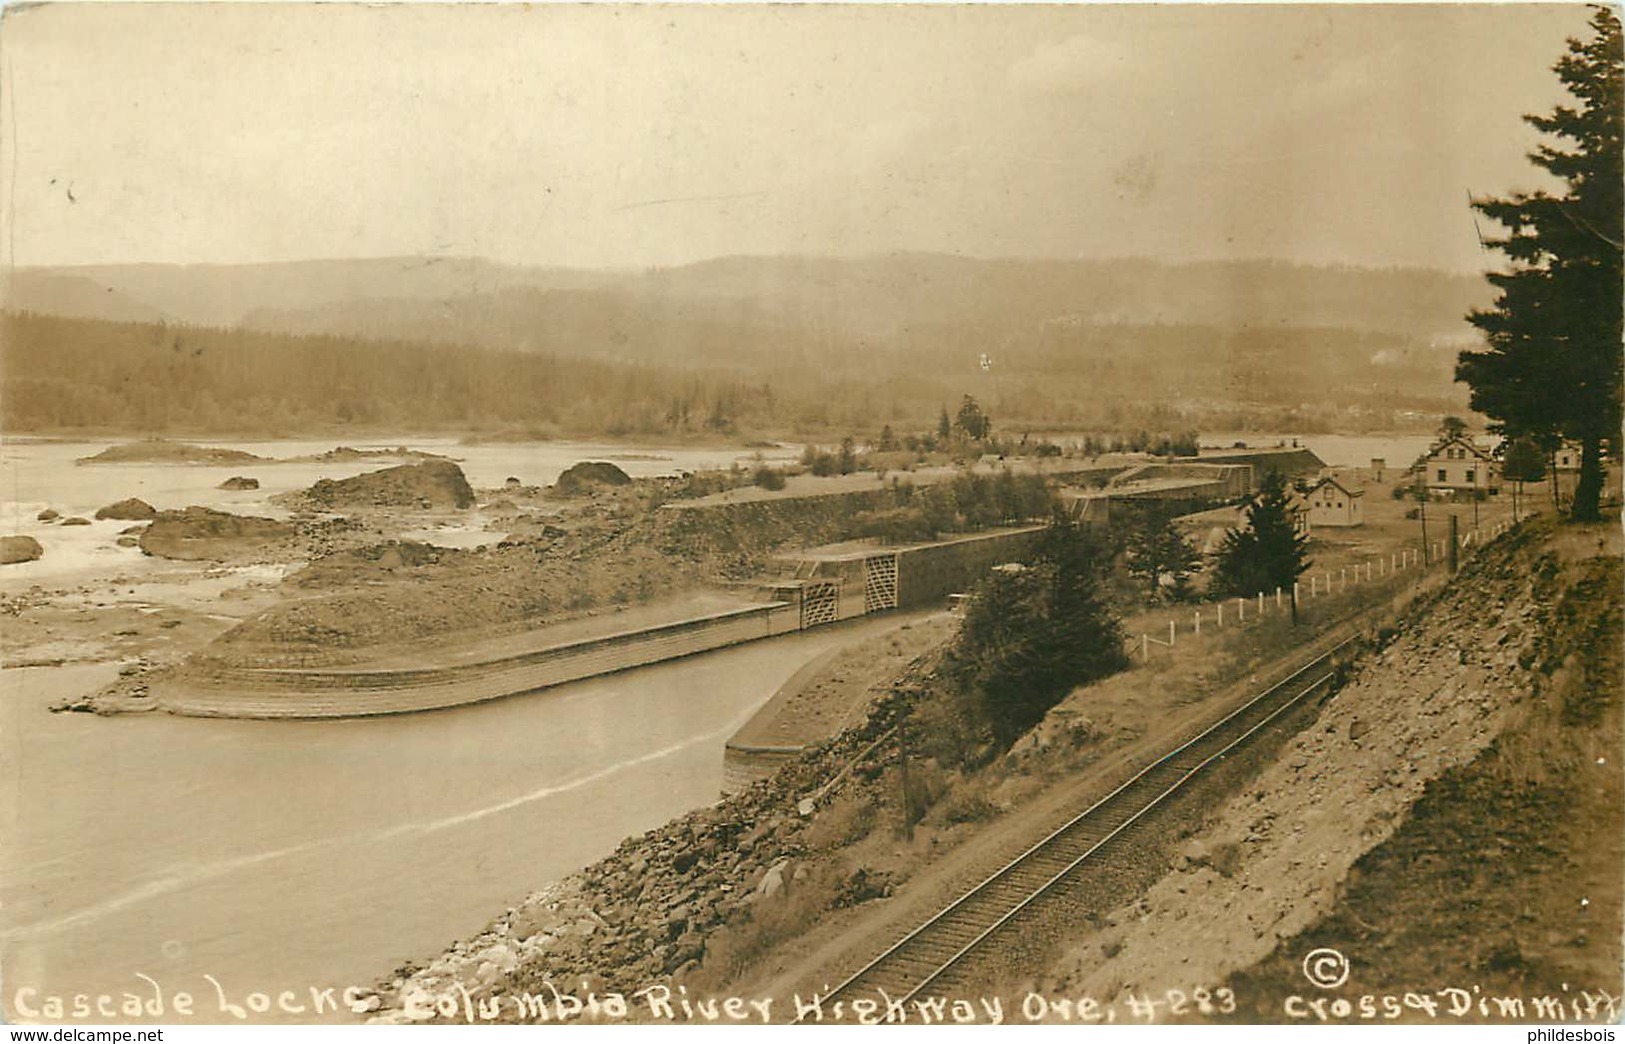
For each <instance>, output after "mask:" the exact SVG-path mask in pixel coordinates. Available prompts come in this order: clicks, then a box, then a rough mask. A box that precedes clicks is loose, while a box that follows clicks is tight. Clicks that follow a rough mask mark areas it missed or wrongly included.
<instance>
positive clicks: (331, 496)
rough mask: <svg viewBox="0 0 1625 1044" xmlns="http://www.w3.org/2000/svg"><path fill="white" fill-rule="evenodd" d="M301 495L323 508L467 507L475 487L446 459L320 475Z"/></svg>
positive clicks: (472, 499)
mask: <svg viewBox="0 0 1625 1044" xmlns="http://www.w3.org/2000/svg"><path fill="white" fill-rule="evenodd" d="M303 499H304V500H305V501H307V502H308V503H310V504H311V505H313V506H315V507H318V508H322V509H324V510H329V511H331V510H340V509H346V508H367V507H415V508H470V507H473V506H474V490H473V489H472V488H471V487H470V486H469V484H468V479H467V478H465V477H464V476H463V469H462V468H460V467H458V466H457V465H456V464H454V463H452V462H451V461H449V460H428V461H424V462H423V463H421V464H401V465H399V466H397V467H393V468H385V469H383V470H382V471H372V472H368V473H367V474H365V475H357V476H356V477H354V478H347V479H322V480H321V481H320V482H317V483H316V484H315V485H314V486H311V487H310V489H308V490H306V491H305V493H304V494H303Z"/></svg>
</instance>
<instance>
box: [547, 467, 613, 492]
mask: <svg viewBox="0 0 1625 1044" xmlns="http://www.w3.org/2000/svg"><path fill="white" fill-rule="evenodd" d="M631 481H632V477H631V476H630V475H628V474H627V473H626V472H624V471H622V470H621V469H620V468H618V467H616V466H615V465H614V464H611V463H609V462H608V461H602V460H584V461H582V462H580V463H579V464H572V465H570V466H569V467H568V468H566V469H565V471H564V474H562V475H560V476H559V480H558V482H557V483H555V484H554V488H555V489H557V490H558V491H559V492H560V493H583V492H586V491H588V490H590V489H592V488H593V487H594V486H625V485H627V484H629V483H630V482H631Z"/></svg>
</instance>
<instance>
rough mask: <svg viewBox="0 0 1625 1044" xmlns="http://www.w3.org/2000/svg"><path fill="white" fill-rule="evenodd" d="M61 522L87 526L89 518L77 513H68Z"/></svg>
mask: <svg viewBox="0 0 1625 1044" xmlns="http://www.w3.org/2000/svg"><path fill="white" fill-rule="evenodd" d="M62 524H63V525H65V526H88V525H90V519H88V518H81V517H79V516H78V515H69V516H68V517H67V518H65V519H63V520H62Z"/></svg>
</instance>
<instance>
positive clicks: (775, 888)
mask: <svg viewBox="0 0 1625 1044" xmlns="http://www.w3.org/2000/svg"><path fill="white" fill-rule="evenodd" d="M789 864H790V860H788V859H781V860H779V861H778V862H777V863H774V864H773V865H772V866H771V867H769V868H768V871H767V873H765V874H763V875H762V880H761V881H760V883H758V884H757V885H756V894H757V895H759V896H761V897H762V898H763V899H771V898H773V897H774V896H776V895H778V894H779V893H780V892H782V891H784V868H785V867H786V866H788V865H789Z"/></svg>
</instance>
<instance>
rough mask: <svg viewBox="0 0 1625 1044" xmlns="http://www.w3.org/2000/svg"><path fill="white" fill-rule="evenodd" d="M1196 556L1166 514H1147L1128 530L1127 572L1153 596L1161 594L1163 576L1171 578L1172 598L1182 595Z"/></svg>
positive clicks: (1194, 565)
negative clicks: (1139, 581)
mask: <svg viewBox="0 0 1625 1044" xmlns="http://www.w3.org/2000/svg"><path fill="white" fill-rule="evenodd" d="M1199 557H1200V556H1199V555H1198V554H1197V553H1196V549H1195V548H1194V547H1192V546H1191V543H1190V541H1189V540H1186V539H1185V534H1183V533H1181V532H1180V531H1179V527H1178V526H1177V525H1175V524H1174V520H1173V519H1172V518H1169V517H1167V516H1153V517H1148V518H1146V519H1144V520H1142V521H1141V523H1140V524H1139V525H1137V526H1135V527H1134V528H1133V529H1132V530H1131V531H1130V532H1129V537H1128V571H1129V574H1130V575H1131V576H1135V577H1138V578H1140V579H1141V580H1144V581H1145V582H1146V585H1147V588H1148V593H1149V594H1150V596H1151V597H1152V598H1155V597H1157V595H1158V594H1159V593H1160V591H1161V589H1162V586H1161V585H1162V580H1163V578H1164V577H1168V578H1169V579H1171V580H1172V581H1173V585H1174V586H1173V591H1174V597H1176V598H1179V597H1183V593H1184V591H1185V590H1186V588H1187V586H1188V584H1187V581H1188V580H1189V578H1190V575H1191V573H1192V572H1194V571H1195V570H1196V564H1197V561H1198V559H1199Z"/></svg>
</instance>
